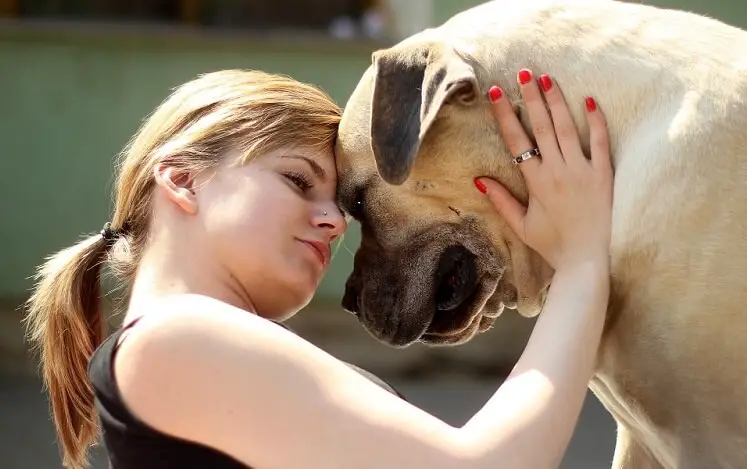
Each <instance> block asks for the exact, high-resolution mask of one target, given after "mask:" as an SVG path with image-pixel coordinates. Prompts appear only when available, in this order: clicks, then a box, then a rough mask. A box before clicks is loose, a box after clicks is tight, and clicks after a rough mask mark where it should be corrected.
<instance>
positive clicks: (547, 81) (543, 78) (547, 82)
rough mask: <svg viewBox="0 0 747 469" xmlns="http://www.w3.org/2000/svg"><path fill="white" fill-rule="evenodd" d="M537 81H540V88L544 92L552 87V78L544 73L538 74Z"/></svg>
mask: <svg viewBox="0 0 747 469" xmlns="http://www.w3.org/2000/svg"><path fill="white" fill-rule="evenodd" d="M539 82H540V86H541V87H542V90H543V91H544V92H545V93H547V92H548V91H550V88H552V79H551V78H550V77H549V76H547V75H545V74H542V75H540V79H539Z"/></svg>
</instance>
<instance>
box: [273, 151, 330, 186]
mask: <svg viewBox="0 0 747 469" xmlns="http://www.w3.org/2000/svg"><path fill="white" fill-rule="evenodd" d="M282 157H283V158H294V159H297V160H303V161H305V162H306V163H308V164H309V166H311V170H312V171H313V172H314V174H315V175H316V177H318V178H319V179H321V180H325V179H327V173H326V172H325V171H324V168H322V167H321V166H319V163H317V162H316V161H314V160H312V159H311V158H309V157H306V156H303V155H283V156H282Z"/></svg>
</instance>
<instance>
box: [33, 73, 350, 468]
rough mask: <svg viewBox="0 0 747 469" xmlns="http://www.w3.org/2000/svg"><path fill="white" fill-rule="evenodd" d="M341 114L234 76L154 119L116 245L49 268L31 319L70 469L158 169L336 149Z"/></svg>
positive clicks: (300, 89) (61, 257)
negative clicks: (104, 278) (109, 309)
mask: <svg viewBox="0 0 747 469" xmlns="http://www.w3.org/2000/svg"><path fill="white" fill-rule="evenodd" d="M340 115H341V109H340V108H339V106H337V105H336V104H335V103H334V101H333V100H332V99H331V98H330V97H329V96H328V95H327V94H325V93H324V92H323V91H321V90H319V89H317V88H315V87H313V86H311V85H307V84H304V83H299V82H298V81H295V80H293V79H292V78H289V77H285V76H281V75H276V74H270V73H266V72H260V71H244V70H224V71H219V72H213V73H208V74H205V75H201V76H199V77H197V78H196V79H194V80H192V81H190V82H188V83H186V84H184V85H181V86H179V87H177V88H176V89H175V90H174V91H173V92H172V94H171V95H170V96H169V97H168V98H167V99H166V100H165V101H164V102H163V103H162V104H161V105H160V106H159V107H158V108H157V109H156V110H155V111H154V112H153V113H152V114H151V115H150V116H149V118H148V119H147V120H146V121H145V122H144V124H143V125H142V127H141V128H140V129H139V131H138V132H137V134H136V135H135V137H134V138H133V139H132V140H131V141H130V143H129V144H128V145H127V147H126V148H125V150H124V151H123V152H122V154H121V155H120V158H121V160H120V164H119V174H118V178H117V182H116V188H115V193H114V203H115V209H114V214H113V217H112V219H111V226H112V227H113V229H115V230H120V231H122V232H123V236H121V237H119V239H118V240H117V241H116V242H115V243H114V246H110V244H111V243H110V242H109V241H108V240H107V239H105V236H104V235H103V231H102V233H100V234H94V235H92V236H87V237H86V238H85V239H83V240H81V241H80V242H79V243H77V244H76V245H74V246H72V247H69V248H67V249H63V250H62V251H60V252H58V253H56V254H54V255H53V256H51V257H49V258H48V259H46V262H45V263H44V264H43V265H42V266H40V268H39V270H38V272H37V275H36V281H37V283H36V285H35V289H34V291H33V293H32V295H31V297H30V298H29V300H28V303H27V306H28V315H27V317H26V319H25V322H26V327H27V331H28V337H29V340H30V342H31V344H32V346H33V348H34V349H35V350H37V351H38V352H39V355H40V360H41V373H42V377H43V380H44V384H45V387H46V388H47V390H48V392H49V395H50V400H51V412H52V415H53V417H54V423H55V427H56V430H57V439H58V442H59V444H60V450H61V455H62V460H63V465H64V466H65V467H70V468H74V469H78V468H82V467H85V466H87V451H88V447H89V446H90V445H91V444H92V443H94V442H95V441H96V440H97V436H98V417H97V415H96V412H95V408H94V394H93V388H92V385H91V383H90V381H89V379H88V373H87V367H88V361H89V360H90V358H91V355H92V354H93V352H94V350H95V349H96V348H97V347H98V346H99V345H100V344H101V342H102V341H103V340H104V338H105V336H106V321H105V320H104V318H103V314H102V307H101V291H100V290H101V287H100V285H101V283H100V275H101V264H103V263H104V262H111V266H112V267H113V270H114V272H115V273H116V274H118V277H120V278H121V279H122V280H124V281H126V282H132V281H133V279H134V276H135V271H136V269H137V264H138V262H139V259H140V258H141V256H142V253H143V250H144V248H145V245H146V239H147V236H148V229H149V224H150V217H151V198H152V192H153V188H154V180H153V170H154V166H155V165H156V164H157V163H160V162H168V163H169V164H170V165H172V166H175V167H177V168H178V169H183V170H186V171H189V172H190V173H196V172H199V171H202V170H206V169H210V168H212V167H215V166H216V165H217V164H219V163H220V162H221V161H222V158H223V157H224V156H225V155H226V154H228V153H229V152H236V151H238V152H239V153H240V155H241V156H240V162H242V163H243V162H246V161H248V160H250V159H252V158H253V157H254V156H256V155H258V154H261V153H264V152H268V151H272V150H274V149H277V148H279V147H283V146H305V147H319V146H322V147H329V148H330V149H331V147H332V145H333V144H334V139H335V138H336V134H337V126H338V124H339V121H340Z"/></svg>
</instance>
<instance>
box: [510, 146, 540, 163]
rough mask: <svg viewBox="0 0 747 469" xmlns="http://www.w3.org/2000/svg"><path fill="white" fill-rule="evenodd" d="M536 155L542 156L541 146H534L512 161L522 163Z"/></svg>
mask: <svg viewBox="0 0 747 469" xmlns="http://www.w3.org/2000/svg"><path fill="white" fill-rule="evenodd" d="M535 156H540V151H539V148H532V149H531V150H528V151H525V152H524V153H522V154H521V155H519V156H517V157H515V158H513V159H512V160H511V162H513V164H521V163H523V162H525V161H526V160H528V159H531V158H534V157H535Z"/></svg>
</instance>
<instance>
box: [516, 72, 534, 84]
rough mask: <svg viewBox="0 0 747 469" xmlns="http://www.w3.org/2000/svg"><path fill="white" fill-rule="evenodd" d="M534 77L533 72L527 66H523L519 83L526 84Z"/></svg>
mask: <svg viewBox="0 0 747 469" xmlns="http://www.w3.org/2000/svg"><path fill="white" fill-rule="evenodd" d="M531 79H532V72H530V71H529V70H527V69H526V68H523V69H521V70H520V71H519V83H520V84H522V85H526V84H527V83H529V80H531Z"/></svg>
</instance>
